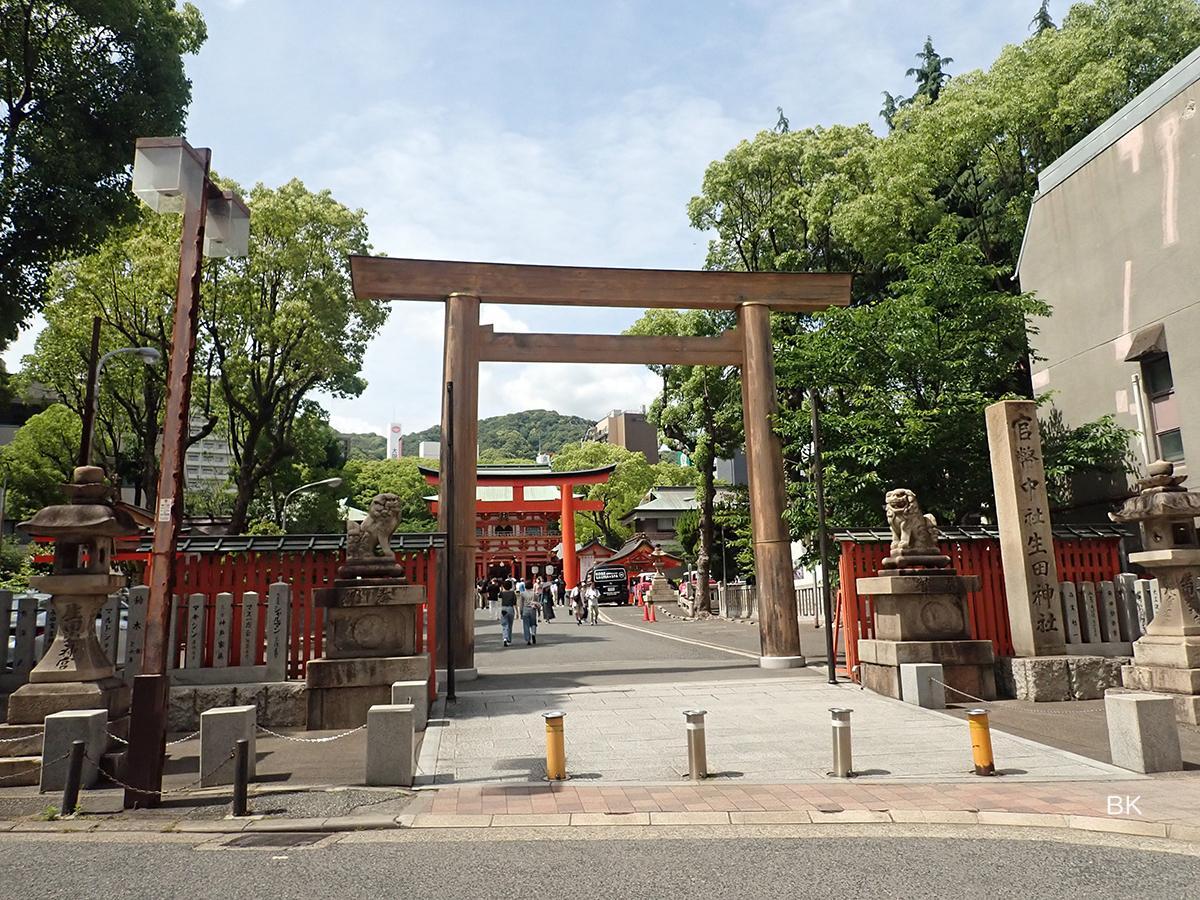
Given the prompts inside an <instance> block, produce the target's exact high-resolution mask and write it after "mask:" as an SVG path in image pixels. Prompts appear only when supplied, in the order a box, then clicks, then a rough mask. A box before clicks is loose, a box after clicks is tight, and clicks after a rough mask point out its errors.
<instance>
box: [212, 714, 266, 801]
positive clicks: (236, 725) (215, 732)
mask: <svg viewBox="0 0 1200 900" xmlns="http://www.w3.org/2000/svg"><path fill="white" fill-rule="evenodd" d="M257 713H258V707H257V706H219V707H217V708H216V709H209V710H205V711H204V712H202V713H200V786H201V787H214V786H216V785H219V784H233V776H234V768H235V767H234V764H233V752H234V748H236V747H237V742H238V741H239V740H247V741H249V742H250V756H249V766H248V768H249V778H250V780H251V781H253V780H254V732H255V725H256V718H255V717H256V715H257Z"/></svg>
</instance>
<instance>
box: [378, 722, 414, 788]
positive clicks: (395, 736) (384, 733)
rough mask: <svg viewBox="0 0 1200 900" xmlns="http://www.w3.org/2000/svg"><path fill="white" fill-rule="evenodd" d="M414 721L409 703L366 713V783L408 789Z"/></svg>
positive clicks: (410, 782)
mask: <svg viewBox="0 0 1200 900" xmlns="http://www.w3.org/2000/svg"><path fill="white" fill-rule="evenodd" d="M415 719H416V711H415V709H414V707H413V705H412V704H411V703H400V704H377V705H375V706H372V707H371V708H370V709H369V710H367V784H369V785H373V786H400V787H411V786H412V783H413V775H414V770H415V768H416V767H415V766H414V765H413V758H414V749H415V746H416V737H415V730H416V729H415V728H414V726H415V725H416V721H415Z"/></svg>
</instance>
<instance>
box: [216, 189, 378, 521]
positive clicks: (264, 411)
mask: <svg viewBox="0 0 1200 900" xmlns="http://www.w3.org/2000/svg"><path fill="white" fill-rule="evenodd" d="M248 205H249V207H250V253H249V255H248V256H246V257H244V258H242V259H228V260H221V261H217V262H214V263H210V265H209V266H208V267H207V272H208V274H207V277H206V278H205V284H204V293H203V302H202V303H201V308H200V316H201V328H202V330H203V332H204V336H205V345H206V347H208V348H211V351H212V354H213V358H214V371H213V379H214V382H215V390H216V391H218V392H219V394H220V398H221V403H222V406H223V409H224V417H225V423H226V426H227V428H228V431H229V446H230V449H231V450H232V452H233V458H234V473H233V483H234V486H235V487H236V489H237V495H236V497H235V499H234V504H233V510H232V513H231V516H232V522H231V523H230V530H231V531H232V532H234V533H237V532H239V531H241V530H242V529H243V528H244V527H245V526H246V524H247V521H248V510H249V507H250V502H251V500H252V498H253V497H254V495H255V493H256V492H257V491H258V489H259V486H260V485H261V484H262V483H263V481H264V479H267V478H268V477H269V476H271V474H272V473H273V472H274V471H275V469H276V467H277V466H278V465H279V464H280V463H281V462H282V461H283V460H285V459H287V458H288V457H290V456H291V455H292V454H293V453H294V452H295V449H296V444H295V426H296V422H297V420H298V416H299V413H300V412H301V410H302V408H303V404H304V402H305V401H306V400H307V399H308V398H309V397H310V395H311V394H312V393H313V392H314V391H318V390H320V391H323V392H325V393H327V394H330V395H332V396H335V397H352V396H357V395H358V394H361V393H362V391H363V389H364V388H365V387H366V382H365V381H363V379H362V377H361V376H360V375H359V370H360V369H361V368H362V361H363V354H364V353H365V352H366V348H367V343H368V342H369V341H370V340H371V338H372V337H374V335H375V334H376V333H377V332H378V331H379V329H380V328H381V327H382V326H383V323H384V321H385V320H386V319H387V314H388V307H387V304H386V303H384V302H382V301H377V300H360V299H358V298H356V297H355V296H354V292H353V290H352V289H351V286H350V262H349V257H350V255H352V254H365V253H368V252H369V251H370V245H369V244H368V242H367V226H366V222H365V221H364V220H365V214H364V213H363V211H362V210H357V211H355V210H350V209H347V208H346V207H345V206H342V205H341V204H340V203H338V202H337V201H336V200H334V199H333V196H332V195H331V194H330V193H329V192H328V191H321V192H319V193H312V192H311V191H309V190H308V189H307V188H305V187H304V185H303V184H301V183H300V182H299V181H296V180H293V181H290V182H288V183H287V184H285V185H283V186H282V187H280V188H268V187H264V186H263V185H261V184H260V185H258V186H256V187H255V188H254V190H252V191H251V192H250V195H249V197H248Z"/></svg>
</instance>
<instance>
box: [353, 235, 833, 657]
mask: <svg viewBox="0 0 1200 900" xmlns="http://www.w3.org/2000/svg"><path fill="white" fill-rule="evenodd" d="M350 266H351V273H352V275H353V280H354V294H355V296H356V297H359V298H372V299H381V300H440V301H443V302H445V305H446V337H445V359H444V364H443V371H442V382H443V383H442V436H443V440H442V458H441V471H442V472H443V473H444V477H443V478H442V479H441V483H440V486H439V493H438V497H439V503H438V508H439V512H438V528H439V529H440V530H442V531H445V532H446V534H447V545H448V546H450V547H451V548H452V550H453V553H452V559H453V563H452V569H453V571H448V572H447V573H446V594H445V596H446V597H447V598H448V602H451V603H453V604H454V615H453V617H452V622H453V633H452V634H451V635H450V640H451V641H452V642H453V648H452V649H453V659H454V660H455V669H456V670H459V669H462V670H470V669H473V668H474V665H475V663H474V658H475V623H474V617H473V613H472V609H473V603H474V597H475V588H474V575H475V550H476V546H475V487H476V485H475V457H476V447H477V443H478V436H479V429H478V426H479V364H480V363H481V362H531V361H534V362H566V363H624V364H631V363H632V364H642V365H646V364H662V365H717V366H740V367H741V369H742V411H743V415H744V418H745V424H746V461H747V470H748V473H749V479H750V516H751V521H752V524H753V532H754V569H755V576H756V579H757V585H758V610H759V634H760V639H761V652H762V655H761V657H760V659H759V663H760V665H762V666H763V667H764V668H788V667H792V666H802V665H804V656H803V654H802V653H801V651H800V631H799V627H798V624H797V620H796V601H795V589H794V586H793V575H792V555H791V539H790V536H789V534H788V529H787V525H786V523H785V522H784V517H783V514H784V505H785V484H784V473H783V453H782V450H781V447H780V443H779V438H778V436H777V435H776V434H775V433H774V431H772V429H771V416H772V415H774V413H775V412H776V411H777V409H778V398H777V395H776V389H775V362H774V355H773V351H772V344H771V311H772V310H774V311H776V312H781V313H797V312H812V311H816V310H821V309H825V308H826V307H829V306H845V305H847V304H849V302H850V281H851V276H850V275H848V274H840V273H834V274H826V273H807V272H688V271H666V270H657V269H601V268H579V267H568V266H523V265H509V264H504V263H475V262H448V261H443V260H420V259H390V258H387V257H377V256H354V257H351V260H350ZM481 303H511V304H531V305H539V306H589V307H595V306H611V307H626V308H629V307H632V308H650V309H723V310H736V311H737V317H738V324H737V327H736V328H734V329H732V330H730V331H727V332H725V333H724V334H721V335H719V336H717V337H677V336H667V337H660V336H654V335H593V334H505V333H497V332H495V331H494V330H493V329H492V326H490V325H488V326H483V327H481V326H480V324H479V305H480V304H481ZM448 384H453V386H454V387H453V403H452V404H451V403H447V395H448V391H447V390H446V386H447V385H448ZM451 432H452V433H453V434H454V436H455V438H454V447H453V458H451V457H450V454H451V450H450V447H449V446H448V442H447V441H446V440H445V436H446V435H447V434H449V433H451ZM448 500H450V502H448ZM448 509H452V510H453V521H451V520H450V518H449V516H448V514H447V510H448ZM442 612H443V611H441V610H439V615H438V617H437V619H438V621H444V620H443V619H442V618H441V613H442ZM439 658H441V657H439Z"/></svg>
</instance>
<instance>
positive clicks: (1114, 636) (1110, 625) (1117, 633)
mask: <svg viewBox="0 0 1200 900" xmlns="http://www.w3.org/2000/svg"><path fill="white" fill-rule="evenodd" d="M1096 593H1097V596H1098V600H1099V605H1100V630H1101V631H1103V632H1104V639H1105V640H1106V641H1109V642H1111V643H1117V642H1118V641H1120V640H1121V616H1120V612H1119V610H1118V609H1117V591H1116V588H1114V587H1113V583H1112V582H1111V581H1101V582H1100V583H1099V584H1097V585H1096Z"/></svg>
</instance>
